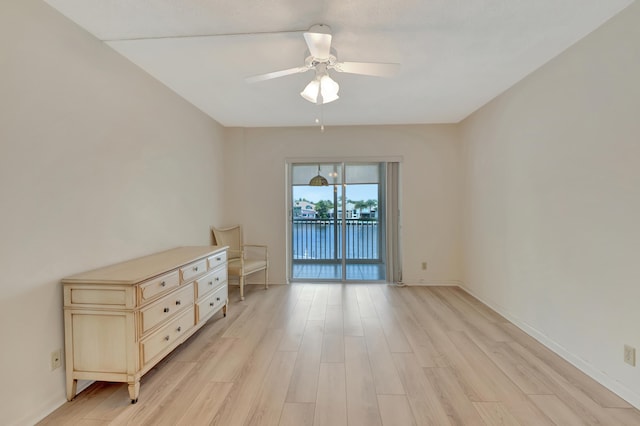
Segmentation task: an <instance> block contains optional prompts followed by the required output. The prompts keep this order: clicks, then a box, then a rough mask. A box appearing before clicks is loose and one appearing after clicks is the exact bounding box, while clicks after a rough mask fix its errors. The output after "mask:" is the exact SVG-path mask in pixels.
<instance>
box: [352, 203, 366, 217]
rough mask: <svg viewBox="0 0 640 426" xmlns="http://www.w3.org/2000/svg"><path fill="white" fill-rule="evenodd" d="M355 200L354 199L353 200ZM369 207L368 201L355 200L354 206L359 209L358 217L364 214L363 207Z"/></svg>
mask: <svg viewBox="0 0 640 426" xmlns="http://www.w3.org/2000/svg"><path fill="white" fill-rule="evenodd" d="M352 202H353V201H352ZM365 207H367V203H366V202H365V201H355V202H353V208H354V209H358V213H359V214H358V219H360V217H361V216H362V209H364V208H365Z"/></svg>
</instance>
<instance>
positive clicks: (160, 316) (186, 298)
mask: <svg viewBox="0 0 640 426" xmlns="http://www.w3.org/2000/svg"><path fill="white" fill-rule="evenodd" d="M194 300H195V299H194V294H193V284H189V285H188V286H186V287H185V288H183V289H181V290H178V291H175V292H173V293H171V294H168V295H166V296H165V297H163V298H162V299H160V300H158V301H157V302H155V303H153V304H152V305H149V306H148V307H146V308H143V309H142V310H140V323H141V327H142V333H143V334H144V333H146V332H147V331H149V330H151V329H152V328H153V327H155V326H156V325H158V324H160V323H161V322H162V321H164V320H166V319H169V318H171V317H172V316H174V315H175V314H176V313H178V312H180V311H181V310H183V309H185V308H188V307H189V306H193V302H194Z"/></svg>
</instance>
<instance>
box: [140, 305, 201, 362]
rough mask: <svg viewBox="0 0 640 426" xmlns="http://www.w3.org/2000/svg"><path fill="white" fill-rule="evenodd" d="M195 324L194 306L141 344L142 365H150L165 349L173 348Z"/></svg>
mask: <svg viewBox="0 0 640 426" xmlns="http://www.w3.org/2000/svg"><path fill="white" fill-rule="evenodd" d="M194 324H195V315H194V310H193V306H191V307H190V308H189V309H187V310H186V311H184V313H183V314H181V315H179V316H178V317H177V318H176V319H174V320H172V321H171V322H170V323H169V324H167V325H165V326H164V327H162V328H161V329H159V330H158V331H157V332H155V333H153V334H152V335H151V336H149V337H148V338H146V339H144V340H143V341H142V342H141V343H140V351H141V356H142V364H143V365H144V364H146V363H148V362H149V361H151V360H153V358H155V357H156V356H157V355H159V354H161V353H162V352H163V351H164V350H165V349H167V348H169V347H170V346H173V345H174V344H175V343H176V341H178V340H179V339H180V336H182V335H183V334H185V333H187V332H188V331H189V330H190V329H191V327H193V326H194Z"/></svg>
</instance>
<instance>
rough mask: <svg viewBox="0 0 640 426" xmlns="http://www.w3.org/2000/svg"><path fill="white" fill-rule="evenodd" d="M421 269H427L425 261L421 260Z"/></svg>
mask: <svg viewBox="0 0 640 426" xmlns="http://www.w3.org/2000/svg"><path fill="white" fill-rule="evenodd" d="M422 270H423V271H426V270H427V262H422Z"/></svg>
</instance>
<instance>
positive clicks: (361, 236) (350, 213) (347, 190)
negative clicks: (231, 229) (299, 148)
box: [289, 163, 387, 281]
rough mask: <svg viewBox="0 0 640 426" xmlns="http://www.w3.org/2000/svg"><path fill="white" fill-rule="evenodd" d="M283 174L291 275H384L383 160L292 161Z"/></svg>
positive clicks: (358, 278) (299, 278)
mask: <svg viewBox="0 0 640 426" xmlns="http://www.w3.org/2000/svg"><path fill="white" fill-rule="evenodd" d="M289 175H290V176H291V179H290V187H289V190H290V200H291V204H292V205H291V215H290V224H289V230H290V232H289V235H290V238H291V240H290V250H289V252H290V262H289V264H290V265H291V270H290V277H291V280H293V281H314V280H320V281H379V280H385V279H386V276H387V273H386V250H385V247H386V232H385V208H384V207H385V195H384V194H385V179H384V177H385V163H321V164H308V163H302V164H300V163H298V164H291V165H290V174H289Z"/></svg>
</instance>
